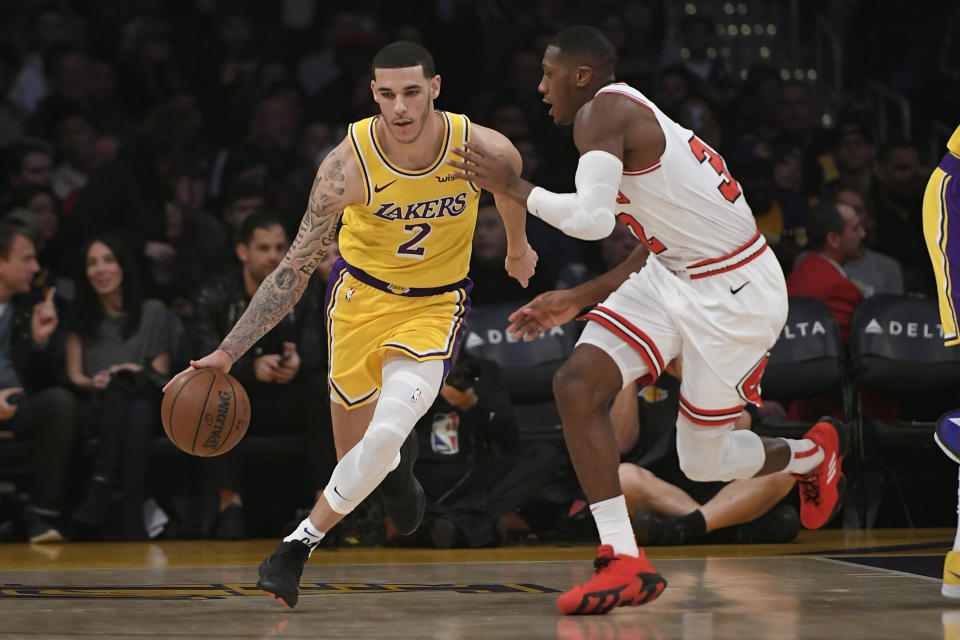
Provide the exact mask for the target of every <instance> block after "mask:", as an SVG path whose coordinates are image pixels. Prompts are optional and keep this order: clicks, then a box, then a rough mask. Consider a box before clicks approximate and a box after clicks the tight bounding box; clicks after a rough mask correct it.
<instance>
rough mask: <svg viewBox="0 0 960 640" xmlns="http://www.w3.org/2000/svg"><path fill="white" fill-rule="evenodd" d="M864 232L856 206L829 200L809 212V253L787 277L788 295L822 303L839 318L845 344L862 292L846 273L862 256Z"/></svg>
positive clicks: (838, 321) (861, 298) (838, 323)
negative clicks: (846, 265)
mask: <svg viewBox="0 0 960 640" xmlns="http://www.w3.org/2000/svg"><path fill="white" fill-rule="evenodd" d="M864 235H865V232H864V230H863V225H862V224H861V222H860V217H859V216H858V215H857V212H856V211H854V209H853V207H851V206H849V205H846V204H839V203H837V202H833V201H828V202H822V203H820V204H818V205H816V206H815V207H813V208H812V209H811V210H810V215H809V216H808V219H807V237H808V239H809V243H808V245H807V246H808V247H809V248H810V251H809V252H808V253H807V255H806V256H804V258H803V260H802V261H801V262H800V263H799V264H798V265H797V266H796V268H794V270H793V271H792V272H791V273H790V275H789V276H787V293H788V294H789V295H790V296H791V297H793V296H810V297H812V298H817V299H818V300H822V301H823V302H824V303H826V305H827V306H828V307H830V310H831V311H832V312H833V315H834V317H835V318H836V319H837V325H838V326H839V327H840V333H841V335H842V336H843V340H844V342H847V341H848V340H849V337H850V322H851V320H852V319H853V310H854V309H856V307H857V305H858V304H860V302H861V301H862V300H863V292H862V291H860V289H859V288H858V287H857V285H856V284H854V282H853V281H852V280H850V278H849V277H848V276H847V274H846V272H845V271H844V270H843V267H844V265H845V264H847V263H848V262H850V261H851V260H854V259H856V258H860V257H862V256H863V237H864Z"/></svg>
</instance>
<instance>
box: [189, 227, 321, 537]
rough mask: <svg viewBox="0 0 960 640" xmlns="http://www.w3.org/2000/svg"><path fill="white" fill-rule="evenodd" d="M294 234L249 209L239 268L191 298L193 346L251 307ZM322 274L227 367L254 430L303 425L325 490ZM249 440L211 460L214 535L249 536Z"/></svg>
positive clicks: (313, 473)
mask: <svg viewBox="0 0 960 640" xmlns="http://www.w3.org/2000/svg"><path fill="white" fill-rule="evenodd" d="M289 245H290V241H289V239H288V238H287V233H286V231H285V230H284V227H283V224H282V222H281V220H280V219H279V218H278V217H276V216H274V215H273V214H270V213H266V212H261V213H255V214H253V215H251V216H250V217H248V218H247V219H246V220H245V221H244V223H243V226H242V227H241V230H240V237H239V239H238V241H237V244H236V247H235V249H236V255H237V258H238V259H239V261H240V265H241V267H240V269H238V270H235V271H233V272H231V273H228V274H225V275H223V276H221V277H219V278H217V279H214V280H213V281H211V282H210V283H208V284H207V285H205V286H203V287H202V288H201V289H200V292H199V294H198V295H197V298H196V300H195V301H194V313H193V319H192V325H191V326H190V330H189V332H188V333H189V340H190V342H191V345H190V350H191V351H192V352H196V353H204V352H208V351H212V350H214V349H216V348H217V345H219V344H220V342H221V341H222V340H223V337H224V336H225V335H226V334H227V332H228V331H229V330H230V328H231V327H232V326H233V325H234V324H235V323H236V321H237V319H238V318H239V317H240V316H241V315H242V314H243V312H244V310H245V309H246V308H247V304H248V303H249V301H250V298H251V297H252V296H253V294H254V293H255V292H256V290H257V289H258V288H259V287H260V283H261V282H263V279H264V278H265V277H266V276H267V275H268V274H269V273H270V272H271V271H273V269H275V268H276V267H277V265H279V264H280V260H281V258H283V256H284V253H286V251H287V248H288V247H289ZM323 284H324V283H322V282H320V281H319V278H316V279H314V281H312V282H311V285H310V287H309V288H308V289H307V291H306V292H305V293H304V295H303V297H302V298H301V300H300V302H299V304H297V306H296V307H295V308H294V309H293V310H291V311H290V313H289V314H287V316H286V317H285V318H284V319H283V320H281V321H280V323H279V324H278V325H277V326H276V327H274V328H273V329H272V330H271V331H270V332H269V333H267V334H266V335H265V336H264V337H263V338H261V339H260V341H259V342H257V343H256V344H255V345H254V346H253V347H252V348H251V349H250V350H249V351H247V353H246V354H245V355H244V356H243V357H242V358H240V359H239V360H237V362H236V363H235V364H234V365H233V368H232V369H231V371H230V373H231V374H232V375H233V376H234V377H236V378H237V380H239V381H240V383H241V384H242V385H243V387H244V388H245V389H246V390H247V394H248V395H249V396H250V407H251V419H250V427H251V431H252V432H253V433H254V434H256V435H257V436H264V435H273V434H278V433H291V432H292V433H300V432H301V431H302V430H303V431H304V433H305V436H306V449H307V456H308V459H309V462H310V477H311V482H312V487H311V488H312V489H313V490H315V491H319V490H322V489H323V487H324V486H325V485H326V482H327V479H328V477H329V475H330V472H331V471H332V469H333V466H334V465H335V464H336V455H335V448H334V446H333V436H332V427H331V425H330V409H329V403H328V401H327V399H328V395H329V394H328V390H327V384H326V366H327V348H326V333H325V331H324V324H323V293H322V287H323ZM243 453H244V443H243V442H241V443H240V445H239V446H237V447H236V448H235V449H234V450H232V451H230V452H228V453H225V454H223V455H221V456H218V457H216V458H211V459H210V460H209V461H208V471H209V474H210V477H211V480H212V482H213V484H214V486H215V488H216V489H217V491H218V492H219V499H220V505H219V515H218V517H217V523H216V527H215V530H214V535H215V536H216V537H217V538H220V539H238V538H245V537H246V527H245V523H244V519H243V511H242V499H241V497H240V489H241V462H242V459H243Z"/></svg>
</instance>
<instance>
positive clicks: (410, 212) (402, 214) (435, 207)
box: [372, 192, 467, 220]
mask: <svg viewBox="0 0 960 640" xmlns="http://www.w3.org/2000/svg"><path fill="white" fill-rule="evenodd" d="M466 209H467V194H466V192H464V193H458V194H457V195H455V196H444V197H443V198H436V199H434V200H424V201H422V202H411V203H409V204H406V205H403V204H397V203H396V202H384V203H383V204H381V205H380V208H379V209H377V210H376V211H373V212H372V213H373V215H375V216H377V217H378V218H383V219H384V220H417V219H421V218H426V219H432V218H442V217H444V216H450V217H451V218H453V217H456V216H458V215H460V214H461V213H463V212H464V211H466Z"/></svg>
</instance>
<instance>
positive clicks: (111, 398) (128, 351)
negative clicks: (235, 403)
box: [66, 233, 170, 540]
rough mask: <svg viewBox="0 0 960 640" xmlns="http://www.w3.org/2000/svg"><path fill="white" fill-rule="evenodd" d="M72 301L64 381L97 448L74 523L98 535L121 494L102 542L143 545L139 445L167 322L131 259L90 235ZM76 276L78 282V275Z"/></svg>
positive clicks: (113, 242)
mask: <svg viewBox="0 0 960 640" xmlns="http://www.w3.org/2000/svg"><path fill="white" fill-rule="evenodd" d="M81 255H82V256H83V263H82V265H81V267H82V270H81V271H80V272H79V273H78V276H77V297H76V299H75V300H74V301H73V304H72V306H71V310H70V315H69V318H68V322H67V331H68V333H67V358H66V368H67V376H68V377H69V378H70V381H71V382H72V383H73V384H74V386H75V387H76V388H78V389H80V390H82V391H84V392H85V395H86V396H87V398H88V401H89V408H90V413H91V419H92V421H93V422H95V424H96V428H97V432H98V434H99V440H100V445H99V448H98V450H97V453H96V458H95V460H94V463H93V472H92V474H91V477H90V481H89V483H88V486H87V493H86V496H85V497H84V500H83V503H82V504H81V505H80V507H79V509H77V511H76V512H75V513H74V516H73V517H74V519H76V520H77V521H78V522H81V523H83V524H85V525H89V526H90V527H95V528H100V527H101V526H102V525H104V523H105V522H106V520H107V517H108V516H109V515H110V514H111V511H112V507H113V504H112V502H113V501H112V491H113V489H114V486H115V485H117V484H119V487H120V488H121V489H122V492H123V500H122V509H121V511H120V513H119V516H120V521H119V526H111V527H109V529H108V530H106V531H103V532H101V533H103V534H104V535H106V536H107V537H110V538H119V539H124V540H140V539H144V538H146V531H145V530H144V523H143V501H144V497H145V495H144V494H145V482H146V469H147V445H148V444H149V441H150V437H151V436H152V435H153V434H154V432H155V431H156V430H157V426H158V424H157V423H158V420H157V418H158V417H159V411H160V388H161V387H162V386H163V384H164V383H165V382H166V380H167V377H168V375H169V373H170V322H169V318H168V315H167V310H166V308H165V307H164V306H163V304H162V303H161V302H160V301H158V300H152V299H145V298H143V294H142V285H141V283H140V279H139V275H138V273H137V270H136V266H135V264H134V262H133V258H132V256H131V255H130V253H129V252H128V251H127V249H126V246H125V245H124V244H123V243H122V242H121V241H120V240H119V239H117V238H115V237H113V236H111V235H109V234H106V233H100V234H97V235H95V236H94V237H93V239H91V240H90V241H88V242H87V243H86V244H85V246H84V248H83V253H82V254H81ZM80 274H82V275H80Z"/></svg>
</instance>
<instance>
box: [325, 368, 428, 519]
mask: <svg viewBox="0 0 960 640" xmlns="http://www.w3.org/2000/svg"><path fill="white" fill-rule="evenodd" d="M442 381H443V361H442V360H428V361H426V362H417V361H416V360H412V359H410V358H393V359H391V360H388V361H387V362H386V363H385V364H384V365H383V388H382V389H381V391H380V397H379V398H378V399H377V408H376V409H374V411H373V419H372V420H371V421H370V426H368V427H367V430H366V432H365V433H364V434H363V438H362V439H361V440H360V442H358V443H357V444H356V445H355V446H354V447H353V448H352V449H350V451H348V452H347V455H345V456H343V459H342V460H340V462H339V463H337V466H336V468H335V469H334V470H333V475H331V476H330V482H329V483H328V484H327V486H326V488H325V489H324V490H323V495H324V496H325V497H326V499H327V502H328V503H329V504H330V508H331V509H333V510H334V511H336V512H337V513H342V514H347V513H350V512H351V511H353V509H354V508H355V507H356V506H357V505H358V504H360V503H361V502H362V501H363V499H364V498H366V497H367V496H368V495H370V492H371V491H373V490H374V489H375V488H377V486H378V485H379V484H380V482H381V481H382V480H383V478H384V476H386V475H387V474H388V473H390V471H392V470H393V469H395V468H396V467H397V465H398V464H399V463H400V445H402V444H403V441H404V440H406V438H407V436H408V435H409V434H410V432H411V431H412V430H413V427H414V425H416V424H417V420H419V419H420V418H422V417H423V416H424V415H425V414H426V413H427V410H428V409H429V408H430V405H432V404H433V401H434V399H435V398H436V397H437V394H438V393H439V392H440V384H441V383H442Z"/></svg>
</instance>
